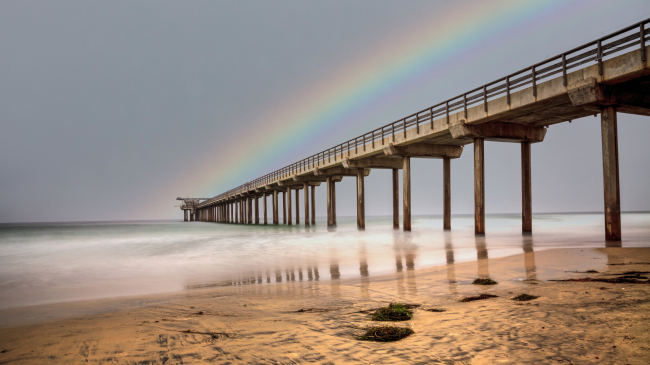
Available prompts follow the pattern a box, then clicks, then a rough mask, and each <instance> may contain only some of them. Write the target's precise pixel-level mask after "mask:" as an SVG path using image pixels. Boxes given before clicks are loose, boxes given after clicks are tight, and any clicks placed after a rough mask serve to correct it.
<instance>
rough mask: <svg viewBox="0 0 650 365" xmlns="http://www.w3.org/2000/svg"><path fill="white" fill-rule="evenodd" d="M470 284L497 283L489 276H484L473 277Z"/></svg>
mask: <svg viewBox="0 0 650 365" xmlns="http://www.w3.org/2000/svg"><path fill="white" fill-rule="evenodd" d="M472 284H475V285H497V284H499V283H497V282H496V281H494V280H492V279H490V278H485V279H481V278H478V279H474V281H473V282H472Z"/></svg>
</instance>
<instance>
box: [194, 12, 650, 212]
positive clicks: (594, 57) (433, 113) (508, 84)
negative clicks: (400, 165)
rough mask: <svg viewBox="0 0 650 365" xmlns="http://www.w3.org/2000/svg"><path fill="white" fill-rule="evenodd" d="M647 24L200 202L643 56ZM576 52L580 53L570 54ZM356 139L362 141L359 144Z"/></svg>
mask: <svg viewBox="0 0 650 365" xmlns="http://www.w3.org/2000/svg"><path fill="white" fill-rule="evenodd" d="M649 23H650V18H648V19H645V20H642V21H640V22H638V23H635V24H633V25H630V26H628V27H625V28H623V29H620V30H618V31H616V32H614V33H611V34H608V35H606V36H603V37H601V38H598V39H596V40H594V41H591V42H588V43H586V44H583V45H582V46H579V47H576V48H573V49H571V50H569V51H566V52H564V53H561V54H559V55H557V56H554V57H550V58H547V59H546V60H544V61H542V62H539V63H536V64H534V65H532V66H529V67H527V68H524V69H522V70H519V71H517V72H514V73H511V74H509V75H507V76H505V77H502V78H500V79H497V80H494V81H492V82H489V83H487V84H485V85H483V86H480V87H477V88H475V89H472V90H470V91H467V92H465V93H463V94H460V95H458V96H455V97H453V98H451V99H447V100H445V101H443V102H440V103H438V104H435V105H433V106H430V107H428V108H425V109H422V110H420V111H418V112H415V113H413V114H410V115H408V116H406V117H403V118H401V119H398V120H396V121H394V122H392V123H388V124H386V125H384V126H382V127H379V128H376V129H374V130H372V131H370V132H367V133H364V134H362V135H360V136H358V137H356V138H353V139H350V140H348V141H345V142H343V143H340V144H338V145H336V146H334V147H331V148H328V149H326V150H324V151H321V152H318V153H316V154H313V155H311V156H309V157H307V158H304V159H302V160H300V161H298V162H294V163H292V164H290V165H288V166H285V167H282V168H280V169H278V170H275V171H273V172H270V173H268V174H266V175H264V176H262V177H259V178H257V179H255V180H253V181H250V182H247V183H245V184H242V185H240V186H238V187H236V188H234V189H230V190H228V191H226V192H224V193H221V194H219V195H217V196H215V197H213V198H210V199H208V200H206V201H204V202H201V203H200V204H199V205H200V206H206V205H210V204H211V203H212V202H214V201H216V200H222V199H224V198H229V197H231V196H233V195H236V194H241V193H245V192H248V191H250V190H252V189H255V188H260V187H263V186H265V185H268V184H271V183H274V182H276V181H278V180H280V179H285V178H287V177H290V176H293V175H295V174H297V173H300V172H303V171H307V170H308V169H310V168H314V167H319V166H320V164H321V162H325V161H326V160H327V161H331V159H334V161H336V159H337V156H339V155H343V154H344V153H346V152H347V153H348V156H349V154H350V152H351V151H352V150H355V151H356V150H357V149H358V148H359V147H362V148H364V149H365V146H366V144H367V143H372V145H373V146H374V143H375V141H381V143H382V144H383V143H385V138H386V137H387V136H392V137H393V140H394V138H395V134H396V133H404V135H406V131H407V129H409V128H410V127H414V126H415V127H416V129H417V133H419V127H420V125H421V124H423V122H430V123H431V128H433V121H434V120H435V119H436V118H439V117H443V116H446V117H447V124H449V114H450V113H451V112H455V111H459V110H464V112H465V118H467V109H468V107H470V106H475V105H478V104H479V103H482V104H483V105H484V106H485V109H486V111H487V103H488V101H489V100H491V99H492V98H494V97H495V96H497V95H499V96H500V95H502V94H504V93H505V94H506V95H507V99H506V100H507V103H508V104H510V93H511V92H513V91H518V90H521V89H522V88H523V87H525V86H527V85H529V84H532V86H533V95H535V96H536V95H537V90H536V86H537V83H538V81H540V80H545V79H548V78H549V77H550V76H553V75H557V74H559V73H562V77H563V83H564V86H567V71H568V70H570V69H574V68H577V67H580V66H582V65H585V66H583V67H582V68H584V67H587V66H590V65H587V64H588V63H590V62H592V61H593V62H597V64H598V73H599V74H600V75H602V73H603V68H602V63H603V60H604V59H605V58H609V57H611V56H612V55H614V54H618V53H620V52H621V51H623V50H626V49H628V48H631V47H634V46H638V47H639V50H640V52H641V59H642V60H643V61H645V44H646V41H650V37H649V36H648V34H650V31H648V30H647V29H646V28H648V27H647V25H648V24H649ZM607 42H608V43H607ZM579 51H583V52H582V53H579V54H575V53H577V52H579ZM360 143H361V146H359V144H360ZM310 166H311V167H310Z"/></svg>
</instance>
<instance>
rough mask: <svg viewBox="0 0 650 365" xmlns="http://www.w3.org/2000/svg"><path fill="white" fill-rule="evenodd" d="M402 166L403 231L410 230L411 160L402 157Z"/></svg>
mask: <svg viewBox="0 0 650 365" xmlns="http://www.w3.org/2000/svg"><path fill="white" fill-rule="evenodd" d="M403 159H404V166H403V167H402V186H403V189H404V191H403V193H402V195H403V198H404V204H403V213H402V214H403V215H404V217H403V218H402V219H403V221H404V231H405V232H406V231H410V230H411V158H410V157H406V156H405V157H403Z"/></svg>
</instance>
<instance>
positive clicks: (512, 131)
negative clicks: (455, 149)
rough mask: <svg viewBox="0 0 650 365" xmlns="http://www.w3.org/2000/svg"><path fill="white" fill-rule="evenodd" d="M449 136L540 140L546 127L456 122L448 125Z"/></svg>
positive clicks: (506, 140)
mask: <svg viewBox="0 0 650 365" xmlns="http://www.w3.org/2000/svg"><path fill="white" fill-rule="evenodd" d="M449 132H450V133H451V136H452V137H453V138H455V139H465V140H468V141H469V140H474V139H475V138H481V139H483V140H487V141H496V142H516V143H520V142H530V143H536V142H542V141H544V136H546V128H544V127H531V126H526V125H522V124H514V123H503V122H487V123H482V124H466V123H463V122H461V123H457V124H454V125H452V126H450V127H449Z"/></svg>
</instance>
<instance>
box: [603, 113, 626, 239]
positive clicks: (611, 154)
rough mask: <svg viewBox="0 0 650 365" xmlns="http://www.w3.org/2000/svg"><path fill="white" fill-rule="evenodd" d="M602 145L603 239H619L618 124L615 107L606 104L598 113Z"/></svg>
mask: <svg viewBox="0 0 650 365" xmlns="http://www.w3.org/2000/svg"><path fill="white" fill-rule="evenodd" d="M600 127H601V132H602V142H603V143H602V145H603V186H604V192H605V239H606V240H607V241H620V240H621V192H620V185H619V180H618V125H617V120H616V107H614V106H607V107H604V108H603V109H602V112H601V114H600Z"/></svg>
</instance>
